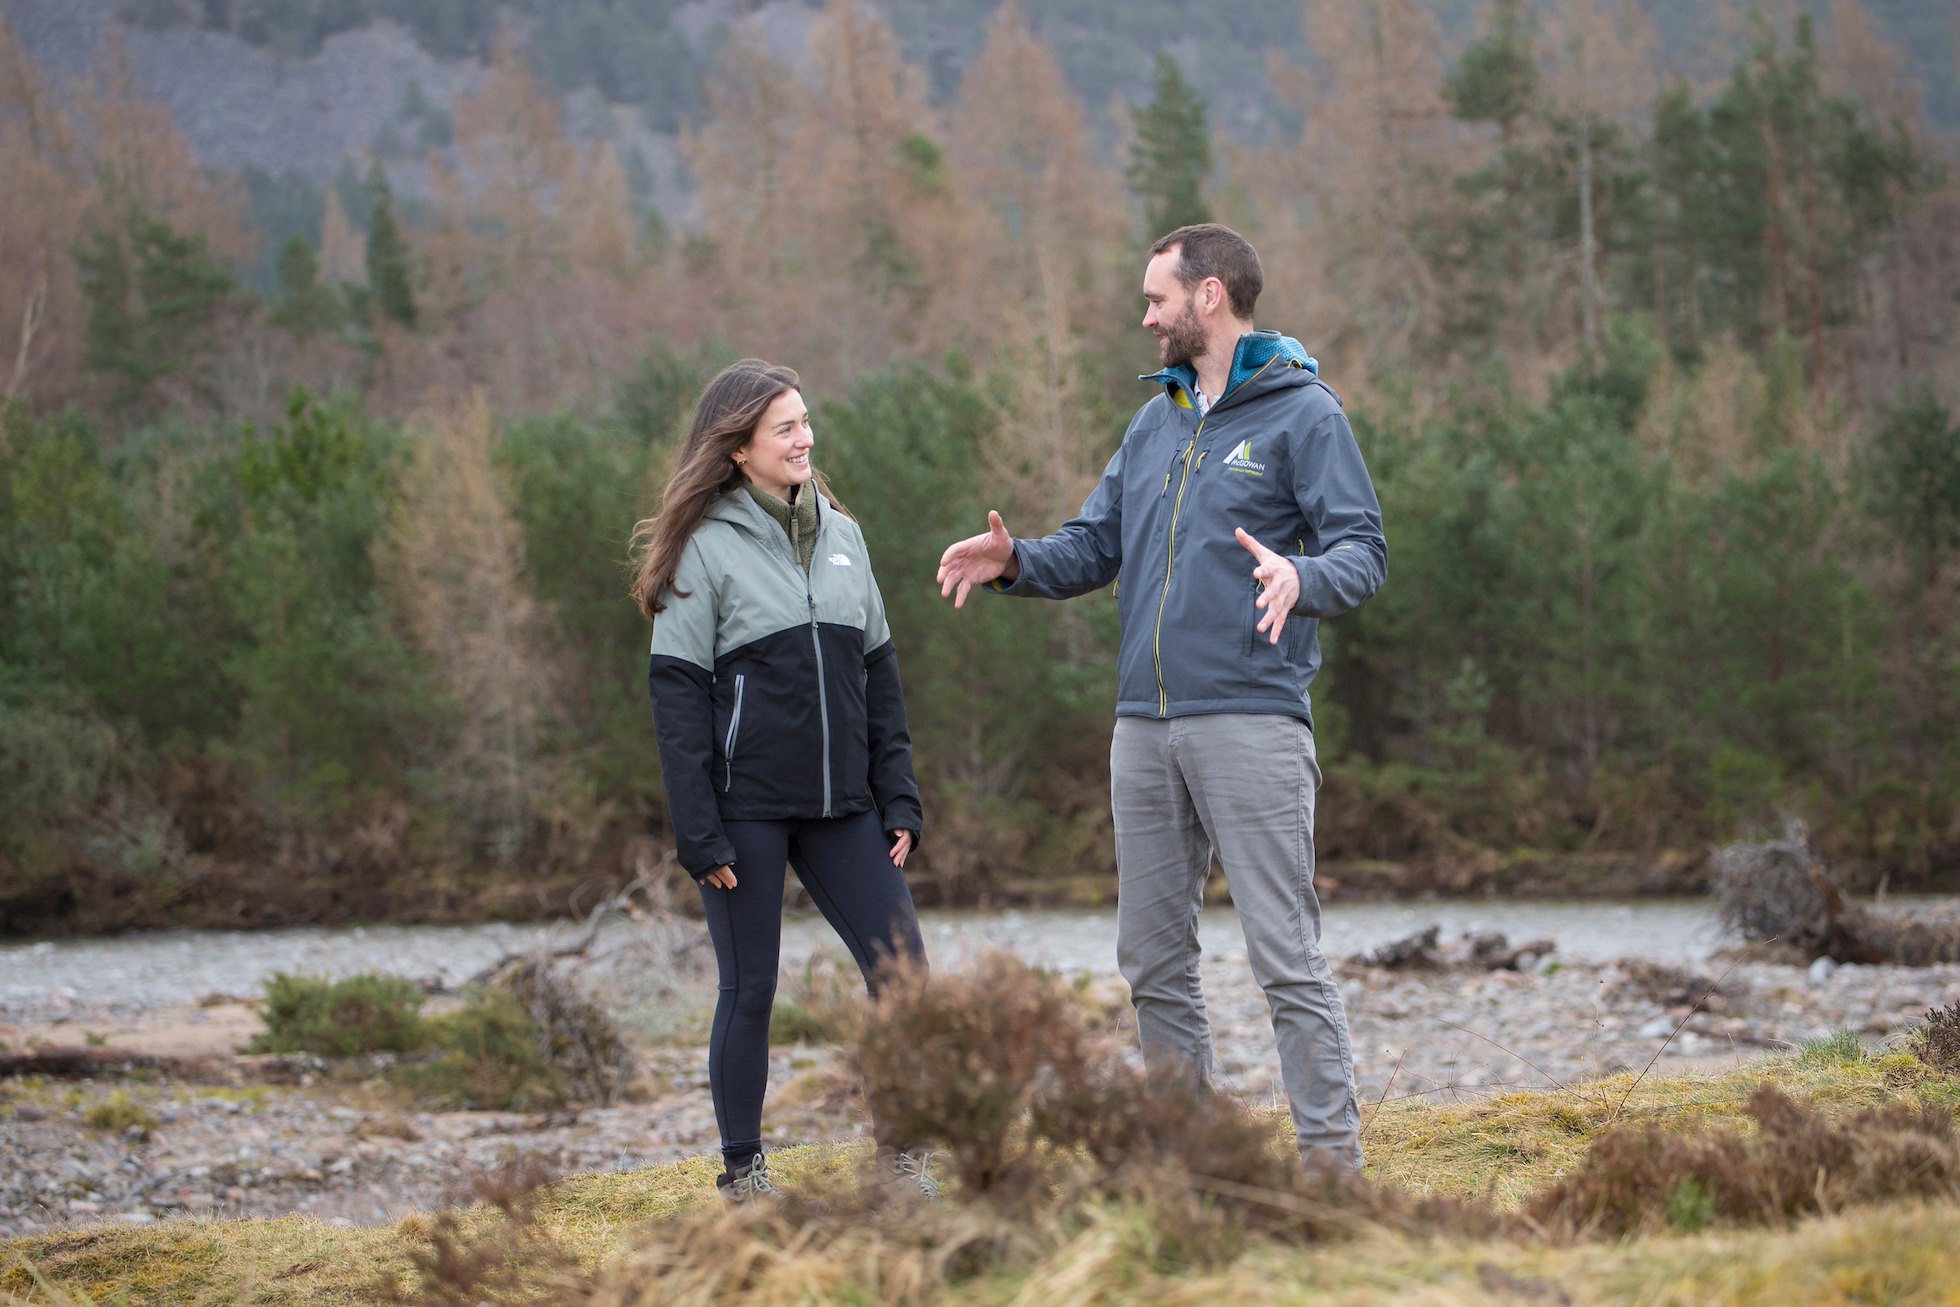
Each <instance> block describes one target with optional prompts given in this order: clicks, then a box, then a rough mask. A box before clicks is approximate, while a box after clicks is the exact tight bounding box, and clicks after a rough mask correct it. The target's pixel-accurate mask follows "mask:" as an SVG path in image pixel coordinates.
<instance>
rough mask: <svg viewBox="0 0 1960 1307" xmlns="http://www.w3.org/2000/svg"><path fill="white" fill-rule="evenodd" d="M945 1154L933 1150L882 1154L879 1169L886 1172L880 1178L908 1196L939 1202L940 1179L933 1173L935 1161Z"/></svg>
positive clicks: (880, 1154) (879, 1157) (921, 1149)
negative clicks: (912, 1195) (914, 1195)
mask: <svg viewBox="0 0 1960 1307" xmlns="http://www.w3.org/2000/svg"><path fill="white" fill-rule="evenodd" d="M944 1156H945V1154H944V1153H938V1152H933V1151H932V1150H931V1149H926V1148H915V1149H913V1150H911V1151H910V1152H905V1153H895V1152H882V1151H881V1152H880V1153H879V1154H878V1165H879V1168H880V1169H881V1170H882V1171H883V1172H884V1174H883V1175H882V1176H881V1177H880V1178H882V1179H884V1180H886V1181H888V1182H889V1183H890V1184H891V1185H892V1187H893V1188H895V1189H898V1190H900V1191H901V1192H903V1193H905V1194H907V1195H908V1196H909V1195H911V1194H914V1193H916V1194H918V1195H919V1196H920V1197H921V1198H926V1199H932V1200H937V1199H938V1197H939V1177H938V1176H936V1175H934V1174H933V1173H932V1164H933V1162H934V1160H935V1159H937V1158H941V1157H944Z"/></svg>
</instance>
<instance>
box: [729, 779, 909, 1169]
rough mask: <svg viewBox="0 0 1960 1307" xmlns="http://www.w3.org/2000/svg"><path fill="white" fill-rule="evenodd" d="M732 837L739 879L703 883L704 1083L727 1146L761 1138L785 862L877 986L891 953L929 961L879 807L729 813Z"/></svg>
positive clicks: (744, 1146) (869, 983)
mask: <svg viewBox="0 0 1960 1307" xmlns="http://www.w3.org/2000/svg"><path fill="white" fill-rule="evenodd" d="M723 828H724V829H725V830H726V831H727V832H728V838H729V841H730V842H731V843H732V844H734V846H735V882H736V883H735V888H734V889H717V888H715V887H714V886H713V885H708V884H703V885H702V886H701V901H702V903H703V904H704V905H705V906H706V908H707V913H708V935H709V937H710V938H711V939H712V940H713V941H714V945H715V961H716V963H717V964H718V965H719V967H720V970H721V993H720V997H719V998H718V999H717V1000H716V1002H715V1024H714V1033H713V1035H712V1036H711V1038H710V1040H709V1043H708V1084H709V1086H710V1087H711V1088H712V1089H713V1091H714V1099H715V1124H716V1125H718V1126H720V1127H721V1145H722V1151H723V1152H724V1153H725V1154H727V1155H729V1156H734V1155H736V1154H737V1153H741V1152H754V1151H756V1150H758V1149H760V1147H761V1144H762V1096H763V1093H764V1091H765V1090H766V1089H767V1088H768V1084H769V1011H770V1008H771V1007H773V1006H774V1004H775V1001H776V969H777V965H778V960H779V958H780V956H781V953H782V941H783V872H784V867H785V865H786V864H787V865H790V866H794V867H795V868H796V877H797V879H798V880H800V881H802V882H803V888H804V889H806V890H808V891H809V893H810V898H811V899H812V900H813V901H815V903H816V905H817V910H818V911H819V912H822V913H823V915H824V919H825V920H826V921H828V922H830V924H831V928H832V929H834V930H835V931H836V932H837V934H838V935H839V937H841V938H842V939H843V941H844V943H845V945H846V947H848V948H849V949H850V950H851V956H852V957H853V958H855V959H856V960H857V964H858V970H859V971H861V972H863V973H864V983H865V987H866V988H867V989H869V990H870V991H871V992H872V994H874V995H875V994H876V993H877V977H878V968H879V967H880V966H882V965H884V964H885V963H888V962H890V961H892V960H893V959H894V958H904V959H912V960H917V961H923V960H924V959H925V945H924V942H923V941H922V940H921V939H920V938H919V918H918V913H917V912H916V911H914V909H913V907H912V891H911V890H910V889H908V888H907V887H906V884H905V876H904V874H903V873H901V872H900V871H899V869H898V868H897V867H894V866H893V865H892V860H891V840H890V839H889V838H888V837H887V836H886V834H885V832H884V831H883V830H881V829H880V828H879V823H878V814H877V813H875V812H862V813H858V814H857V815H855V816H851V817H826V818H814V819H811V820H807V821H730V822H725V823H723Z"/></svg>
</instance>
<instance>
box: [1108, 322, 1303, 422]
mask: <svg viewBox="0 0 1960 1307" xmlns="http://www.w3.org/2000/svg"><path fill="white" fill-rule="evenodd" d="M1275 359H1278V360H1280V361H1281V364H1282V366H1285V367H1294V368H1304V369H1305V370H1306V371H1307V372H1308V373H1309V374H1310V375H1312V376H1316V377H1317V376H1319V375H1320V361H1319V360H1318V359H1316V358H1314V356H1313V355H1311V354H1309V353H1307V351H1306V347H1305V346H1303V345H1302V344H1300V342H1299V341H1297V340H1295V339H1293V337H1291V336H1282V335H1280V334H1279V333H1278V332H1277V331H1248V332H1246V333H1245V334H1244V335H1243V336H1240V337H1239V343H1238V347H1237V348H1236V349H1234V350H1233V351H1232V372H1231V376H1230V377H1229V379H1228V380H1227V381H1226V383H1225V395H1230V394H1231V393H1232V392H1233V391H1235V390H1237V389H1238V388H1239V387H1240V386H1241V385H1243V384H1244V383H1245V382H1247V381H1249V380H1251V379H1252V378H1253V377H1255V376H1257V375H1259V373H1260V371H1261V370H1262V369H1264V368H1265V366H1266V365H1267V364H1269V363H1271V362H1273V361H1274V360H1275ZM1137 380H1138V381H1156V382H1161V383H1162V384H1163V385H1164V387H1165V388H1166V390H1167V391H1168V392H1169V394H1170V397H1171V400H1172V402H1173V403H1175V404H1177V405H1178V406H1179V407H1181V408H1192V407H1194V404H1193V401H1192V399H1191V396H1192V395H1194V394H1196V393H1197V389H1198V370H1197V369H1196V368H1194V367H1192V366H1191V365H1190V364H1188V363H1180V364H1178V365H1177V366H1176V367H1173V368H1165V369H1164V370H1163V371H1161V372H1150V373H1146V374H1145V375H1143V376H1141V377H1138V378H1137ZM1225 395H1213V396H1212V400H1211V402H1212V403H1213V404H1217V403H1218V402H1220V401H1221V400H1223V399H1224V398H1225Z"/></svg>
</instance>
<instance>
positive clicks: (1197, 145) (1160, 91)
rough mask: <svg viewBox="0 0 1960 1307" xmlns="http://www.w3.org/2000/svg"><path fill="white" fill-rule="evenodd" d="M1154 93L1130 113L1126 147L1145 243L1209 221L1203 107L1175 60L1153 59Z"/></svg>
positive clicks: (1207, 150)
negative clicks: (1131, 130) (1146, 237)
mask: <svg viewBox="0 0 1960 1307" xmlns="http://www.w3.org/2000/svg"><path fill="white" fill-rule="evenodd" d="M1153 81H1154V85H1155V94H1154V96H1153V97H1152V99H1151V101H1150V103H1149V104H1147V105H1145V106H1144V107H1143V108H1141V109H1132V110H1131V111H1130V121H1131V123H1132V125H1133V126H1134V127H1135V129H1136V140H1135V141H1134V142H1133V143H1132V145H1131V146H1130V167H1129V170H1128V177H1129V181H1130V190H1131V191H1132V192H1133V193H1135V195H1136V196H1137V198H1139V199H1141V200H1142V201H1143V220H1144V226H1145V227H1146V228H1148V230H1149V231H1150V233H1151V237H1150V238H1151V239H1153V240H1154V239H1155V238H1156V237H1158V236H1161V235H1163V234H1164V233H1166V232H1170V231H1175V230H1176V229H1177V228H1179V227H1183V226H1186V225H1187V224H1190V223H1194V222H1210V221H1211V207H1210V206H1209V205H1207V204H1206V203H1205V197H1204V185H1205V179H1206V178H1207V177H1209V176H1210V175H1211V133H1210V132H1209V131H1208V130H1206V127H1205V102H1204V100H1203V99H1202V98H1200V97H1199V95H1198V93H1197V92H1196V91H1195V90H1193V89H1192V88H1191V84H1190V83H1188V82H1186V81H1185V80H1184V75H1183V74H1182V73H1180V72H1179V71H1178V69H1177V61H1176V60H1175V59H1173V58H1171V57H1170V55H1168V54H1162V53H1160V54H1159V55H1158V56H1157V67H1156V70H1155V72H1154V74H1153Z"/></svg>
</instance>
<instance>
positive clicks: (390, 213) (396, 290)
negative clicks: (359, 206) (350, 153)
mask: <svg viewBox="0 0 1960 1307" xmlns="http://www.w3.org/2000/svg"><path fill="white" fill-rule="evenodd" d="M367 189H368V197H369V199H370V200H372V201H373V203H374V220H373V222H372V223H371V224H370V225H369V226H368V239H367V273H368V289H369V290H370V291H372V292H373V294H374V301H375V303H376V304H377V305H378V306H380V309H381V312H382V315H383V316H384V317H386V318H388V319H389V320H390V321H392V322H398V323H400V324H401V325H402V326H404V327H413V326H414V325H415V287H414V286H413V284H412V283H411V282H410V279H409V268H408V242H407V241H405V240H403V239H402V233H401V227H400V226H399V225H398V224H397V223H396V221H395V197H394V192H393V191H391V190H390V189H389V188H388V174H386V173H385V172H383V171H381V164H380V162H379V161H376V162H375V163H373V164H371V165H369V167H368V180H367Z"/></svg>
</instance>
